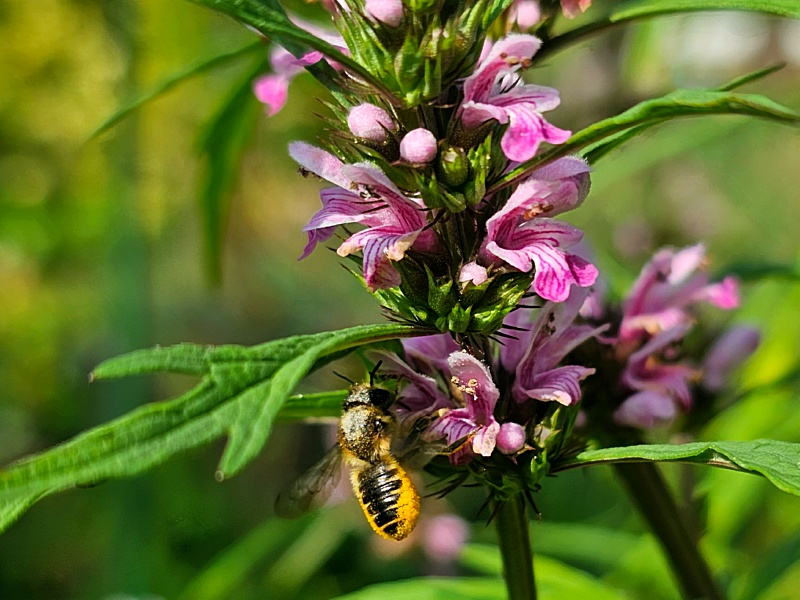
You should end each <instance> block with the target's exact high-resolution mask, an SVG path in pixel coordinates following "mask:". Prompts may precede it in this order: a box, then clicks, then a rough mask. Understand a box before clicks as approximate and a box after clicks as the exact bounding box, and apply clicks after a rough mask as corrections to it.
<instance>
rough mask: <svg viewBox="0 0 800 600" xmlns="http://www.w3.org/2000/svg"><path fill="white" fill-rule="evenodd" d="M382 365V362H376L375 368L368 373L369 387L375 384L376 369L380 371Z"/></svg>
mask: <svg viewBox="0 0 800 600" xmlns="http://www.w3.org/2000/svg"><path fill="white" fill-rule="evenodd" d="M382 364H383V361H382V360H379V361H378V362H377V363H376V364H375V367H374V368H373V369H372V371H370V372H369V384H370V385H371V386H372V385H374V384H375V374H376V373H377V372H378V369H380V368H381V365H382Z"/></svg>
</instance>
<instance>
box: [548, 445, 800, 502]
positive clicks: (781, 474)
mask: <svg viewBox="0 0 800 600" xmlns="http://www.w3.org/2000/svg"><path fill="white" fill-rule="evenodd" d="M655 461H658V462H683V463H693V464H703V465H710V466H713V467H722V468H725V469H732V470H735V471H743V472H746V473H754V474H757V475H762V476H764V477H765V478H766V479H768V480H769V481H770V482H771V483H772V484H774V485H775V486H776V487H777V488H778V489H781V490H783V491H784V492H789V493H790V494H795V495H797V496H800V444H796V443H791V442H780V441H777V440H753V441H749V442H694V443H690V444H652V445H640V446H625V447H621V448H602V449H600V450H589V451H586V452H581V453H580V454H578V456H576V457H575V458H574V459H571V460H569V461H566V462H564V463H560V464H556V465H554V467H553V470H552V472H553V473H556V472H558V471H564V470H566V469H574V468H576V467H587V466H591V465H600V464H613V463H624V462H655Z"/></svg>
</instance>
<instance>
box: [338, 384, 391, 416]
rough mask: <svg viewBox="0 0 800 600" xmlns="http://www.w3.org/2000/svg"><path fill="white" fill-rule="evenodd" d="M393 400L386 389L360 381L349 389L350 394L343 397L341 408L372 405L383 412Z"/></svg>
mask: <svg viewBox="0 0 800 600" xmlns="http://www.w3.org/2000/svg"><path fill="white" fill-rule="evenodd" d="M393 401H394V395H393V394H392V392H390V391H389V390H387V389H384V388H382V387H377V386H373V385H370V384H367V383H361V384H358V385H356V386H354V387H353V389H352V390H350V394H349V395H348V396H347V398H345V400H344V404H343V405H342V408H344V409H345V410H347V409H349V408H353V407H354V406H374V407H375V408H378V409H380V410H381V411H382V412H385V411H386V410H387V409H388V408H389V407H390V406H391V405H392V402H393Z"/></svg>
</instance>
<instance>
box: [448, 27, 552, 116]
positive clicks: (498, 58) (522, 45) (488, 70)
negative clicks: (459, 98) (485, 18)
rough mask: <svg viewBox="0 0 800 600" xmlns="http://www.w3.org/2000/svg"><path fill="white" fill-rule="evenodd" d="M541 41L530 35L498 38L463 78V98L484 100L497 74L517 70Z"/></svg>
mask: <svg viewBox="0 0 800 600" xmlns="http://www.w3.org/2000/svg"><path fill="white" fill-rule="evenodd" d="M541 45H542V42H541V40H539V39H538V38H536V37H534V36H532V35H524V34H512V35H509V36H506V37H505V38H503V39H501V40H498V41H497V42H496V43H495V44H494V45H493V46H492V49H491V50H490V51H489V53H488V55H487V56H486V58H485V59H484V60H482V61H481V63H480V64H479V65H478V68H477V69H475V72H474V73H473V74H472V75H470V76H469V77H467V78H466V79H465V80H464V100H465V101H466V102H469V101H470V100H474V101H476V102H486V101H487V100H488V99H489V96H490V94H491V93H492V90H493V88H494V85H495V82H496V80H497V78H498V75H502V74H504V73H510V72H513V71H515V70H517V69H518V68H519V66H520V64H521V62H522V61H523V60H525V59H530V58H531V57H532V56H533V55H534V54H536V52H537V51H538V50H539V48H540V47H541Z"/></svg>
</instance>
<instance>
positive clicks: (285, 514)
mask: <svg viewBox="0 0 800 600" xmlns="http://www.w3.org/2000/svg"><path fill="white" fill-rule="evenodd" d="M341 467H342V452H341V450H340V449H339V445H338V444H337V445H336V446H334V447H333V448H331V450H330V452H328V453H327V454H326V455H325V456H324V457H322V460H320V461H319V462H318V463H317V464H315V465H314V466H313V467H311V468H310V469H309V470H308V471H306V472H305V473H303V474H302V475H301V476H300V477H298V478H297V479H296V480H295V481H294V482H293V483H292V484H291V485H290V486H289V487H288V488H286V489H285V490H283V491H282V492H281V493H280V494H278V497H277V498H276V499H275V514H277V515H278V516H279V517H282V518H284V519H294V518H297V517H299V516H300V515H302V514H304V513H306V512H308V510H309V509H310V508H311V506H312V505H316V506H319V505H322V504H324V503H325V501H326V500H327V499H328V498H329V497H330V495H331V492H332V491H333V489H334V488H335V487H336V486H337V485H338V483H339V480H340V479H341V475H342V468H341Z"/></svg>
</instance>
